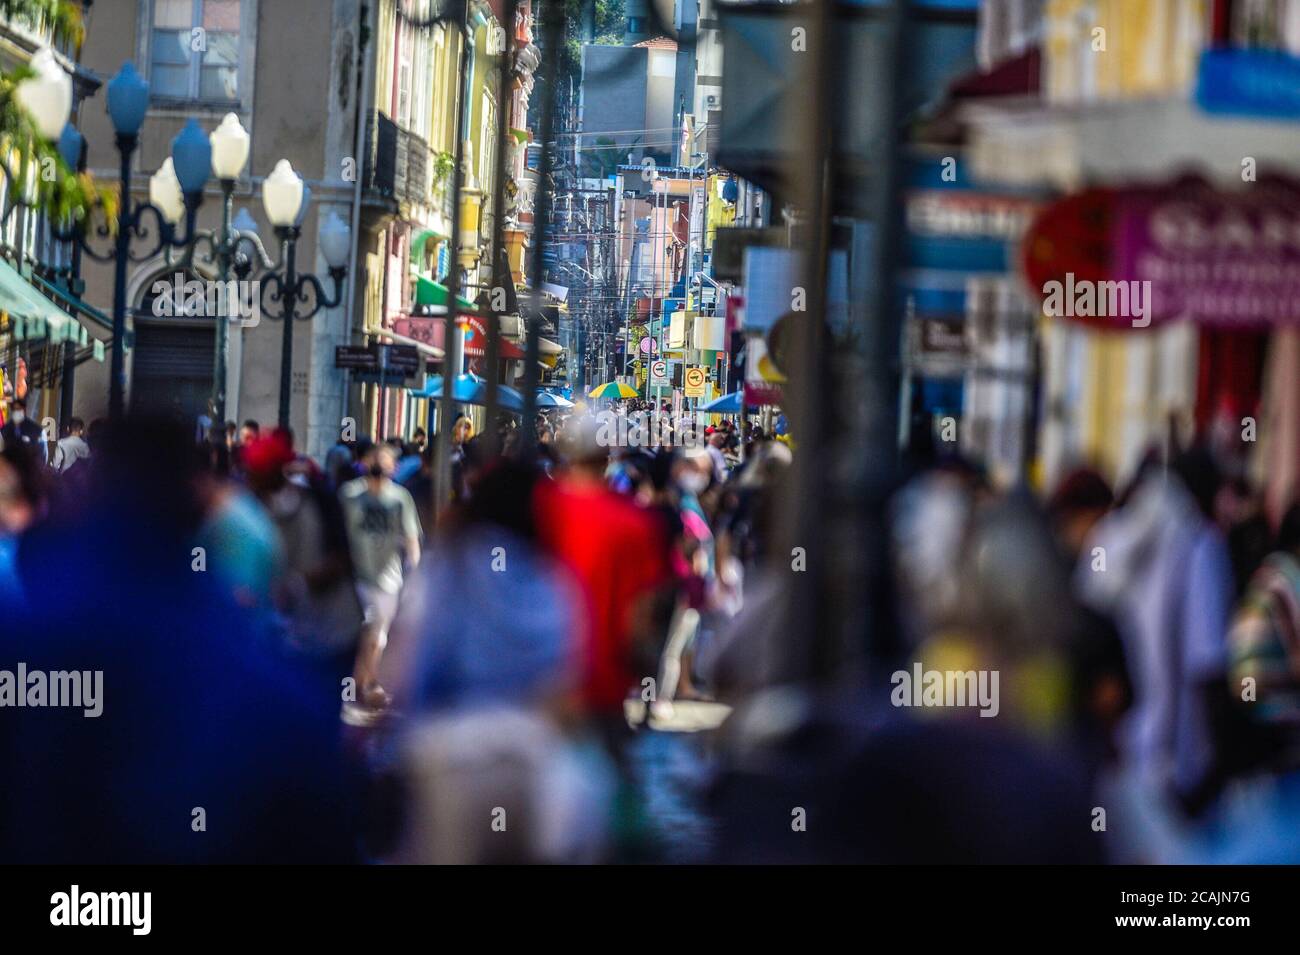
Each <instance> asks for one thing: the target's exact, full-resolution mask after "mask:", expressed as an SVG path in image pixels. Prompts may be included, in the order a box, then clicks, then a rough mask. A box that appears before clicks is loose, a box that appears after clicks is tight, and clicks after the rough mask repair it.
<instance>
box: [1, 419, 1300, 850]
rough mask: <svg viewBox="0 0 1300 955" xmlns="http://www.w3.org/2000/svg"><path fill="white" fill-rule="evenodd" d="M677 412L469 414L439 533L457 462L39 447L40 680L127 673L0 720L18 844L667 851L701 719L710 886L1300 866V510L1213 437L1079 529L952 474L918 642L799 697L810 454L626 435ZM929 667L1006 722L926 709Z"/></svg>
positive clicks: (23, 508) (1072, 513)
mask: <svg viewBox="0 0 1300 955" xmlns="http://www.w3.org/2000/svg"><path fill="white" fill-rule="evenodd" d="M668 411H669V409H667V408H665V407H655V406H653V405H648V406H645V407H642V406H640V405H636V404H632V405H625V406H623V407H621V408H617V409H612V410H611V411H609V412H606V413H603V414H600V415H597V414H592V413H590V412H586V411H578V412H576V413H564V414H556V413H554V412H549V413H543V414H540V415H539V416H538V418H537V419H536V420H535V421H534V422H533V428H534V429H535V430H534V435H533V437H534V440H531V441H525V440H524V439H523V432H522V429H521V425H520V424H519V423H518V422H517V420H515V419H512V418H510V417H509V416H504V417H503V418H502V419H501V420H500V421H498V422H493V423H492V425H491V426H492V427H493V428H494V429H495V431H494V433H493V434H492V435H491V437H492V439H493V440H492V441H491V442H490V444H491V447H489V443H488V442H487V441H486V438H487V435H484V434H476V433H475V429H474V426H473V423H472V420H471V418H470V417H467V416H464V415H462V416H459V417H457V418H456V419H455V420H454V421H453V422H452V425H451V429H450V435H449V437H450V442H449V443H450V448H451V459H450V462H449V465H450V467H449V469H448V470H449V471H450V475H451V486H450V488H449V493H448V494H447V496H446V500H445V502H444V503H442V504H439V503H437V502H435V498H434V485H435V483H436V481H437V474H436V472H437V468H436V463H437V462H436V459H435V453H436V451H435V443H434V442H432V441H430V440H429V439H428V436H427V435H426V434H425V432H424V431H423V430H419V431H417V432H416V433H415V434H414V435H413V436H412V438H411V440H409V441H406V440H400V439H395V438H394V439H388V440H371V439H367V438H364V437H361V438H357V439H355V440H345V439H344V438H343V437H340V440H339V441H338V442H337V443H336V444H335V445H334V446H333V447H332V448H331V449H330V450H329V451H328V453H327V454H326V455H325V456H324V459H323V460H322V461H320V462H317V461H315V460H313V459H311V458H309V457H307V456H305V455H303V454H302V453H301V452H300V451H299V450H298V449H297V445H296V442H295V437H294V435H293V434H292V433H291V432H288V431H286V430H283V429H267V428H263V427H261V426H259V424H258V422H256V421H251V420H250V421H245V422H243V423H242V424H241V425H238V426H236V425H235V424H233V423H231V424H228V425H224V426H223V425H214V424H212V423H211V422H210V421H209V422H206V423H205V424H206V426H205V427H203V428H201V429H200V430H199V432H198V433H197V434H194V433H191V432H190V430H189V429H188V428H187V427H183V426H181V425H178V424H176V423H175V422H172V421H166V420H141V419H127V420H125V421H122V422H114V423H105V422H94V423H92V425H91V427H90V428H86V427H84V426H83V424H82V423H81V422H80V421H76V420H75V419H74V420H73V421H72V422H70V427H69V428H68V429H67V431H66V434H65V435H64V437H63V438H61V439H60V440H59V441H58V442H57V445H55V446H54V447H49V446H46V445H45V444H43V443H42V441H41V439H40V437H39V435H38V434H34V433H33V434H28V432H29V431H30V429H25V428H24V425H23V420H22V419H21V418H20V417H19V416H18V415H14V416H12V417H11V419H10V423H9V424H8V425H6V430H5V432H4V433H3V434H0V438H2V439H3V440H4V448H3V452H2V453H0V600H3V602H4V605H5V606H6V607H7V608H8V609H9V611H10V612H9V614H8V616H9V619H10V620H11V621H12V623H11V624H10V625H9V626H8V627H7V628H6V629H5V637H4V643H5V648H4V655H5V659H7V660H17V659H22V660H24V661H25V663H26V665H27V667H28V668H30V669H32V670H35V669H44V670H47V671H60V670H71V669H75V670H81V671H85V670H102V672H103V674H104V685H105V695H106V699H105V701H104V713H103V716H102V717H101V718H100V719H98V720H93V721H83V719H82V718H81V716H80V714H77V715H76V716H75V717H74V716H73V715H71V714H63V713H57V714H56V713H52V712H50V711H47V710H41V709H39V708H28V709H22V710H15V711H13V712H14V713H15V714H17V715H16V717H15V718H14V719H6V721H5V723H4V724H3V726H0V765H3V766H4V767H5V768H6V770H7V771H9V772H12V773H19V772H21V773H22V775H23V777H24V778H25V779H26V780H28V782H29V785H26V786H24V787H21V788H12V787H6V791H5V793H4V795H3V796H0V847H3V848H4V849H5V850H7V851H8V852H9V853H11V854H12V856H13V857H15V858H26V859H32V860H36V859H39V860H41V861H73V860H75V861H122V860H128V861H129V860H140V861H146V860H156V861H232V860H248V861H253V860H262V861H271V860H275V861H290V860H293V861H304V860H334V861H408V862H409V861H456V862H470V861H601V860H610V859H634V858H656V857H657V856H656V848H655V846H654V844H653V840H652V839H651V840H647V837H646V827H645V825H644V816H645V814H646V812H647V811H648V809H647V802H648V801H650V800H651V799H652V798H653V796H652V794H647V792H646V791H645V786H644V783H645V779H644V767H643V766H642V765H640V763H639V762H638V760H640V759H641V758H642V757H641V755H639V753H638V749H637V745H638V743H637V741H638V740H641V739H645V738H647V737H649V736H653V735H654V734H656V733H665V732H667V731H670V730H672V729H673V721H674V719H675V718H678V717H680V716H681V714H682V713H683V712H686V711H688V710H689V709H690V707H692V706H697V707H704V708H710V707H711V708H713V709H712V710H711V712H715V713H719V714H721V715H725V714H726V713H727V712H729V711H730V712H731V716H730V718H728V719H727V720H726V722H725V723H723V724H722V726H721V727H720V728H719V729H717V730H716V731H715V732H712V733H710V734H709V736H708V738H709V739H710V740H712V742H711V743H710V744H709V745H708V746H707V747H703V748H705V749H708V750H709V751H710V761H709V763H708V773H707V774H704V775H703V776H702V778H699V779H697V780H694V781H693V784H692V786H693V788H692V787H687V788H688V789H691V790H692V793H693V794H694V795H695V796H698V797H699V802H698V805H697V806H696V807H695V810H694V811H696V812H697V813H698V814H699V815H700V817H702V818H704V819H706V820H707V821H708V823H709V824H710V825H711V826H712V827H713V828H714V829H715V830H716V834H717V835H716V838H715V839H706V840H704V844H702V845H701V846H700V851H699V853H698V857H700V858H720V859H731V860H746V859H748V860H849V859H865V860H876V861H924V860H932V859H933V860H957V861H1193V860H1201V861H1222V860H1229V859H1233V860H1251V859H1254V860H1258V861H1271V860H1273V859H1276V858H1279V857H1281V858H1289V859H1291V860H1292V861H1294V859H1295V857H1296V853H1297V852H1300V847H1298V846H1297V838H1296V836H1295V833H1297V832H1300V825H1296V823H1297V822H1300V765H1297V760H1298V758H1300V506H1298V507H1293V508H1292V509H1291V510H1290V511H1289V512H1288V513H1287V514H1286V515H1285V516H1284V517H1283V518H1282V520H1281V521H1280V522H1279V523H1278V524H1277V525H1276V526H1275V525H1274V524H1272V523H1270V522H1269V521H1268V520H1267V519H1266V518H1264V517H1263V515H1262V513H1261V511H1260V509H1259V508H1258V507H1255V506H1254V505H1253V501H1254V498H1253V495H1252V494H1251V493H1250V487H1249V484H1248V483H1247V482H1246V481H1245V479H1244V478H1243V477H1242V476H1241V474H1240V473H1236V474H1232V475H1231V476H1230V477H1227V478H1225V477H1223V476H1222V473H1221V467H1222V465H1223V462H1222V461H1221V460H1219V459H1218V458H1216V456H1215V455H1213V454H1211V453H1210V452H1208V451H1206V450H1205V449H1202V448H1199V447H1198V448H1193V449H1191V450H1188V451H1186V452H1184V453H1182V454H1181V455H1179V456H1178V457H1177V458H1175V459H1174V460H1171V461H1168V462H1164V461H1161V460H1159V459H1157V458H1156V457H1154V456H1153V457H1152V458H1151V459H1149V460H1148V461H1147V462H1145V463H1144V465H1143V466H1142V467H1141V468H1140V469H1139V471H1138V473H1137V474H1136V475H1135V476H1134V477H1133V478H1132V479H1131V481H1130V482H1129V483H1128V485H1127V486H1125V487H1124V488H1122V489H1121V490H1120V491H1119V492H1118V493H1116V492H1115V491H1114V490H1113V489H1112V488H1111V487H1110V486H1109V485H1108V484H1107V482H1106V481H1105V480H1104V479H1103V478H1102V477H1101V475H1100V474H1098V473H1096V472H1093V471H1089V470H1080V471H1077V472H1075V473H1074V474H1071V475H1070V476H1069V477H1068V478H1066V479H1065V480H1064V481H1062V482H1061V483H1060V484H1059V486H1058V487H1056V488H1054V489H1052V492H1051V493H1050V495H1048V496H1046V497H1045V498H1043V499H1040V498H1037V497H1035V496H1034V495H1033V494H1031V493H1029V492H1028V491H1026V490H1024V489H1015V490H1004V489H998V488H995V487H993V486H992V485H991V483H990V482H989V481H988V479H987V478H986V476H985V475H984V474H983V473H982V472H981V471H980V469H979V468H978V467H977V466H975V465H972V464H970V463H968V462H964V461H962V460H960V459H957V458H951V457H948V458H942V459H934V460H928V461H924V462H920V463H919V464H917V466H915V467H913V468H912V470H911V471H910V472H909V474H908V475H907V479H906V480H905V481H904V482H902V483H900V485H899V486H898V488H897V489H896V491H895V493H894V494H893V495H892V504H891V509H890V513H889V518H888V525H887V533H888V536H889V547H888V552H889V558H890V560H889V563H890V565H891V568H890V578H889V579H890V581H891V582H892V583H891V586H890V587H888V588H887V589H888V590H889V591H890V596H889V602H890V603H891V605H892V606H891V607H890V612H889V613H888V614H884V613H882V615H881V619H882V620H888V621H889V624H888V626H889V633H888V637H889V639H888V640H885V641H882V642H881V643H880V645H879V646H874V647H867V648H863V650H862V651H861V653H860V654H859V655H858V656H857V658H855V659H851V660H848V661H846V665H845V670H844V672H845V679H843V680H840V681H836V683H835V685H834V686H832V687H831V688H829V692H828V688H827V687H820V688H817V691H816V692H812V691H811V690H810V688H807V687H804V688H797V689H798V693H797V694H796V696H794V697H791V696H790V695H788V694H786V695H780V694H774V693H773V692H772V691H773V690H774V689H775V688H778V687H781V686H782V685H783V684H784V682H785V678H784V675H783V672H782V660H783V659H786V658H788V652H787V650H788V648H789V647H790V646H791V645H792V642H793V643H794V644H798V643H800V642H804V641H808V640H809V639H810V635H809V634H806V633H790V632H789V631H788V629H787V624H786V623H785V621H786V620H788V617H787V616H785V615H783V613H782V612H781V608H782V607H783V606H784V605H785V602H786V601H788V600H789V599H790V592H791V591H790V587H791V575H792V574H793V573H796V572H799V571H801V570H802V568H799V567H797V566H793V565H792V564H791V563H790V562H789V561H786V560H784V559H783V560H774V559H773V557H772V541H773V534H772V531H771V528H772V526H773V520H774V516H775V514H776V511H777V509H779V508H780V507H781V506H782V501H783V500H784V498H783V497H782V493H783V484H784V479H785V475H786V472H787V470H788V467H789V465H790V464H791V462H792V460H793V456H794V455H795V454H797V453H798V450H797V447H796V448H794V449H793V450H792V447H791V443H790V436H789V435H788V434H786V433H785V431H786V429H785V426H784V420H783V419H779V420H780V422H781V426H780V427H779V429H773V432H765V431H764V430H763V429H762V428H761V427H759V426H758V425H757V424H756V423H755V420H753V419H751V420H748V421H747V420H745V419H744V418H743V417H741V416H735V417H734V418H722V417H720V416H714V417H712V418H711V419H710V420H711V421H713V422H714V423H712V424H705V423H704V422H703V421H702V420H701V421H697V420H696V419H694V418H693V417H690V416H681V417H678V418H675V419H673V420H672V421H671V422H670V424H669V426H668V427H667V428H665V429H661V430H658V431H656V432H653V440H652V441H649V442H643V441H630V442H629V441H624V442H622V443H619V442H614V443H611V437H610V436H611V435H620V434H622V435H626V434H627V433H628V432H627V429H626V427H623V428H622V430H620V425H625V424H626V421H625V420H624V421H621V422H620V421H619V420H618V419H626V418H627V417H628V416H634V415H637V414H644V413H647V412H649V413H652V414H653V413H658V414H660V415H663V416H665V417H669V416H668ZM611 419H613V420H611ZM769 420H771V419H769ZM38 431H39V429H38ZM776 431H779V432H780V433H774V432H776ZM633 433H634V434H635V433H636V432H635V431H634V432H633ZM25 435H26V436H25ZM787 568H789V569H787ZM914 668H915V672H916V673H917V674H918V676H919V675H922V674H925V673H928V672H938V673H941V674H942V673H954V672H955V673H961V674H965V673H971V674H980V675H982V676H981V677H980V679H983V678H984V677H985V676H990V677H991V687H992V696H990V697H988V698H985V697H984V696H983V695H982V691H981V697H980V700H979V702H980V703H981V707H980V708H979V709H976V708H974V707H966V708H962V707H960V706H958V707H952V706H944V705H943V701H942V700H940V702H939V705H936V706H930V705H928V704H927V705H925V706H921V707H920V708H919V709H913V708H912V702H913V700H912V697H911V695H910V694H902V695H901V696H900V694H899V693H898V687H897V675H898V674H899V673H900V672H902V673H908V674H910V673H911V672H912V671H913V669H914ZM974 685H975V684H974V683H972V686H974ZM978 685H979V686H980V687H981V688H983V687H985V683H979V684H978ZM800 694H802V695H800ZM915 699H916V701H920V702H922V703H924V702H925V701H924V700H923V699H922V696H921V694H920V690H919V689H918V690H917V691H916V697H915ZM986 716H993V717H995V718H992V719H985V718H984V717H986ZM720 718H721V717H719V719H720ZM709 725H710V726H711V724H709ZM692 793H687V795H688V796H689V795H691V794H692ZM78 800H89V802H88V803H81V802H78ZM90 804H93V805H94V806H95V809H94V811H93V812H87V811H85V808H84V806H85V805H90ZM79 806H80V807H82V808H81V809H80V810H79V809H78V807H79ZM796 809H797V810H798V811H800V812H803V813H804V814H805V816H804V817H802V818H804V819H807V818H811V819H812V820H813V821H814V822H813V823H810V824H807V825H806V827H804V828H801V826H800V825H799V824H798V820H799V818H800V817H799V813H798V812H795V813H794V816H795V823H793V824H792V822H791V818H792V816H791V814H792V811H794V810H796ZM200 817H202V819H203V820H205V822H204V826H205V827H206V828H196V825H197V824H196V822H195V821H196V820H198V819H199V818H200ZM1274 832H1281V833H1286V832H1290V833H1291V835H1290V836H1281V837H1277V838H1273V837H1272V834H1273V833H1274ZM1265 833H1267V834H1269V836H1268V838H1265V835H1264V834H1265ZM658 857H662V856H658Z"/></svg>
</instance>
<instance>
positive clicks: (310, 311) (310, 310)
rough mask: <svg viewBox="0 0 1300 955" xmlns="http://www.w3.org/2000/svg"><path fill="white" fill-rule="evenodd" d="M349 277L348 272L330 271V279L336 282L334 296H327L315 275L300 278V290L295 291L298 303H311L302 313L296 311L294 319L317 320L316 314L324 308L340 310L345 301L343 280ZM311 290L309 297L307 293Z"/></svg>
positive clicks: (341, 270)
mask: <svg viewBox="0 0 1300 955" xmlns="http://www.w3.org/2000/svg"><path fill="white" fill-rule="evenodd" d="M346 275H347V270H346V269H342V268H338V269H330V278H331V279H333V281H334V294H333V295H332V296H331V295H326V294H325V289H324V287H323V286H322V285H321V283H320V279H318V278H317V277H316V276H315V275H312V274H310V273H309V274H307V275H300V276H298V288H297V289H296V290H295V292H296V294H297V298H298V301H300V302H308V303H310V304H309V305H308V307H307V308H305V309H303V310H302V311H295V312H294V316H293V317H294V318H305V319H311V318H315V317H316V314H317V313H318V312H319V311H320V310H321V309H322V308H338V306H339V303H340V302H342V301H343V279H344V276H346ZM308 289H310V290H311V295H310V296H308V294H307V291H308Z"/></svg>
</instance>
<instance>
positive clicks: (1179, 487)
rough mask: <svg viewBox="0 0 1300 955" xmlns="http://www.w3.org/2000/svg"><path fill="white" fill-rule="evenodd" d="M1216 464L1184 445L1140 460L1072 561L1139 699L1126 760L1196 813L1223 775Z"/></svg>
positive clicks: (1228, 583)
mask: <svg viewBox="0 0 1300 955" xmlns="http://www.w3.org/2000/svg"><path fill="white" fill-rule="evenodd" d="M1217 488H1218V478H1217V471H1216V469H1215V466H1214V462H1213V461H1212V460H1211V459H1210V457H1209V455H1208V454H1206V453H1204V452H1201V451H1190V452H1187V453H1186V454H1184V455H1183V456H1182V457H1181V458H1180V459H1179V460H1178V461H1177V462H1176V463H1175V465H1174V467H1172V468H1171V469H1170V470H1169V472H1167V473H1166V472H1164V471H1163V469H1160V468H1158V467H1155V466H1148V467H1146V468H1145V469H1144V470H1143V471H1142V472H1141V473H1140V474H1139V476H1138V478H1137V479H1136V481H1135V486H1134V489H1133V490H1132V491H1131V492H1130V493H1129V495H1128V499H1127V501H1125V503H1124V504H1123V506H1121V507H1120V508H1119V509H1118V510H1116V511H1113V512H1112V513H1110V514H1108V515H1107V516H1106V517H1105V518H1103V519H1102V520H1101V521H1100V522H1098V523H1097V525H1096V526H1095V527H1094V528H1093V531H1092V533H1091V534H1090V535H1089V538H1088V540H1087V542H1086V543H1085V544H1084V545H1083V548H1082V554H1081V560H1080V563H1079V566H1078V568H1077V571H1076V578H1075V582H1076V586H1077V588H1078V591H1079V593H1080V594H1081V595H1082V596H1083V598H1084V600H1086V601H1087V602H1088V603H1089V604H1090V605H1092V606H1093V607H1094V608H1096V609H1097V610H1099V611H1101V612H1103V613H1107V614H1110V615H1111V616H1112V617H1113V619H1114V620H1115V622H1116V625H1117V626H1118V628H1119V632H1120V635H1121V637H1122V638H1123V640H1124V644H1125V650H1126V655H1127V657H1128V660H1129V666H1130V668H1131V671H1132V673H1133V680H1134V691H1135V692H1134V695H1135V699H1136V703H1135V706H1134V707H1133V709H1132V711H1131V712H1130V713H1129V714H1128V716H1127V717H1126V719H1125V721H1124V725H1123V726H1122V727H1121V729H1120V740H1119V742H1120V752H1121V756H1122V758H1123V761H1124V764H1125V766H1126V767H1127V768H1128V769H1129V770H1131V771H1132V772H1133V773H1135V774H1136V775H1137V777H1138V778H1139V779H1140V780H1141V781H1142V784H1143V785H1146V786H1149V787H1151V788H1152V789H1153V790H1155V791H1158V792H1162V793H1168V794H1170V795H1171V796H1173V797H1174V798H1176V799H1177V800H1178V801H1179V802H1180V803H1181V804H1182V805H1183V807H1184V808H1185V809H1186V810H1187V811H1189V812H1192V813H1196V812H1199V811H1200V810H1201V809H1203V808H1204V807H1205V806H1206V804H1207V803H1208V801H1209V800H1210V799H1211V798H1212V797H1213V796H1214V794H1215V793H1216V792H1217V790H1218V788H1219V787H1220V786H1221V785H1222V781H1223V775H1224V766H1223V765H1222V757H1223V756H1224V753H1223V752H1222V751H1221V748H1219V747H1216V736H1217V732H1218V727H1219V720H1220V718H1221V715H1222V712H1223V709H1224V703H1225V698H1226V694H1225V692H1224V677H1225V675H1226V672H1227V651H1226V644H1225V638H1226V635H1227V630H1228V617H1229V611H1230V609H1231V603H1232V566H1231V563H1230V561H1229V559H1228V551H1227V546H1226V544H1225V542H1224V539H1223V536H1222V534H1221V533H1220V532H1219V530H1218V528H1217V527H1216V526H1215V525H1214V524H1213V522H1212V521H1211V519H1210V515H1211V513H1212V508H1213V501H1214V496H1215V492H1216V491H1217Z"/></svg>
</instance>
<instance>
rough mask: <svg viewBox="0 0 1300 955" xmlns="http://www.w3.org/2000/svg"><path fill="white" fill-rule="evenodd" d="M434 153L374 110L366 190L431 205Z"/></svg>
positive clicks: (425, 144)
mask: <svg viewBox="0 0 1300 955" xmlns="http://www.w3.org/2000/svg"><path fill="white" fill-rule="evenodd" d="M434 169H435V161H434V153H433V150H432V149H430V148H429V144H428V143H426V142H425V141H424V140H423V139H421V138H420V137H419V136H417V135H415V134H414V133H412V132H409V131H408V130H405V129H403V128H402V127H401V126H398V125H397V124H396V123H394V122H393V121H392V120H391V119H389V118H388V117H387V116H385V115H384V114H383V113H381V112H378V111H377V110H376V111H372V112H371V114H370V124H369V127H368V135H367V148H366V168H365V180H364V185H365V188H367V189H369V190H371V191H373V192H376V193H378V194H379V195H381V196H383V197H385V198H390V199H394V200H396V201H397V202H408V203H418V204H420V205H428V204H429V203H430V202H431V200H432V198H433V195H432V193H433V175H434Z"/></svg>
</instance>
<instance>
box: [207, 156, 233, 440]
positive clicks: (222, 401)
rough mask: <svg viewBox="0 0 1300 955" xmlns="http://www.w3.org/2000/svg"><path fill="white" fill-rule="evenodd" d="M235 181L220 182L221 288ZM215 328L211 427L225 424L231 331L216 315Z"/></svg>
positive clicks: (230, 253) (230, 247)
mask: <svg viewBox="0 0 1300 955" xmlns="http://www.w3.org/2000/svg"><path fill="white" fill-rule="evenodd" d="M234 193H235V180H234V179H222V180H221V233H220V236H221V237H220V239H219V240H218V241H217V242H216V243H215V244H216V252H217V255H216V259H217V281H218V282H220V283H221V288H223V289H224V288H225V287H226V282H228V281H229V280H230V260H231V258H232V257H233V254H234V243H233V242H232V241H231V240H232V236H231V234H230V218H231V211H232V208H233V206H234V202H235V200H234ZM216 324H217V329H216V332H217V341H216V347H215V349H214V353H213V358H212V407H213V416H214V417H215V419H216V420H215V421H213V424H214V425H224V424H225V422H226V372H227V369H228V367H229V363H230V328H229V321H228V319H227V317H226V316H224V315H218V316H217V317H216Z"/></svg>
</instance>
